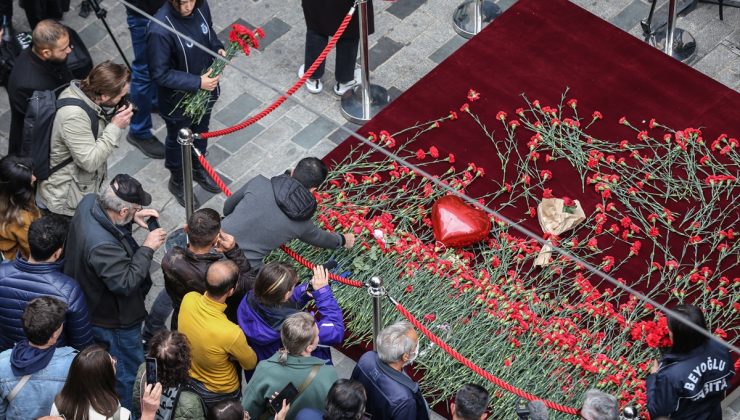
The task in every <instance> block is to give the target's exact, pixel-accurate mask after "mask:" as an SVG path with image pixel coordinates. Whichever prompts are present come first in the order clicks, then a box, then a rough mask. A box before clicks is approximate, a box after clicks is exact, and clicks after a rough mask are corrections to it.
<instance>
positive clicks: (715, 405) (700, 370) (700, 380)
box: [646, 340, 735, 420]
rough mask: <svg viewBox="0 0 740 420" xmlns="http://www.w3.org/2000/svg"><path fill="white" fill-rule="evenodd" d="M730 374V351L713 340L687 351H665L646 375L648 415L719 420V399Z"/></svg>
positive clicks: (723, 392) (726, 388) (731, 367)
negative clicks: (682, 352)
mask: <svg viewBox="0 0 740 420" xmlns="http://www.w3.org/2000/svg"><path fill="white" fill-rule="evenodd" d="M734 374H735V369H734V366H733V364H732V357H731V356H730V352H729V351H728V350H727V349H726V348H725V347H723V346H721V345H719V344H718V343H716V342H714V341H713V340H707V342H706V343H705V344H703V345H701V346H699V347H697V348H695V349H694V350H693V351H691V352H689V353H687V354H671V353H668V354H666V355H664V356H663V358H662V359H661V360H660V364H659V367H658V372H657V373H655V374H651V375H648V377H647V381H646V387H647V406H648V411H649V412H650V416H651V417H652V418H657V417H670V418H671V420H681V419H686V420H689V419H691V420H721V419H722V408H721V407H720V403H721V401H722V398H724V395H725V392H727V390H728V386H729V384H730V378H732V376H733V375H734Z"/></svg>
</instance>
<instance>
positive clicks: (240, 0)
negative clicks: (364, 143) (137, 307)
mask: <svg viewBox="0 0 740 420" xmlns="http://www.w3.org/2000/svg"><path fill="white" fill-rule="evenodd" d="M515 1H516V0H498V1H496V3H497V5H498V6H499V7H500V8H501V9H504V10H505V9H508V8H509V7H510V6H511V5H512V4H513V3H515ZM542 1H547V0H542ZM572 1H573V2H574V3H576V4H578V5H579V6H581V7H583V8H584V9H586V10H588V11H589V12H591V13H593V14H595V15H597V16H599V17H601V18H602V19H604V20H606V21H608V22H609V23H611V24H613V25H615V26H617V27H619V28H621V29H622V30H624V31H627V32H629V33H630V34H633V35H634V36H636V37H641V33H642V30H641V28H640V20H641V19H644V18H645V17H646V16H647V13H648V11H649V8H650V3H649V1H647V0H572ZM684 1H686V0H684ZM460 2H461V0H398V1H396V2H386V1H382V0H375V4H374V6H375V28H376V29H375V33H374V34H373V35H371V37H370V60H371V70H372V72H371V77H372V80H373V82H374V83H377V84H380V85H381V86H384V87H386V88H388V89H389V91H390V94H391V99H393V98H395V97H397V96H398V95H399V94H400V93H401V92H403V91H405V90H407V89H408V88H410V87H411V86H412V85H413V84H414V83H415V82H416V81H417V80H419V79H420V78H421V77H423V76H424V75H425V74H426V73H427V72H429V71H430V70H431V69H433V68H434V67H435V66H436V65H437V64H439V63H440V62H441V61H442V60H444V59H445V58H446V57H448V56H449V55H450V54H452V53H453V52H454V51H455V50H457V48H459V47H460V46H462V45H463V44H464V43H465V41H466V40H465V39H464V38H462V37H460V36H458V35H457V34H456V33H455V31H454V30H453V28H452V24H451V22H452V19H451V16H452V11H453V10H454V9H455V7H456V6H457V5H458V4H459V3H460ZM665 3H666V0H662V1H661V0H658V10H657V12H656V20H660V19H663V21H665V18H664V17H663V18H661V17H660V16H662V15H664V14H665ZM79 4H80V0H73V8H74V10H71V11H70V12H68V13H67V14H66V15H65V18H64V21H63V22H64V23H65V24H67V25H69V26H71V27H72V28H75V29H76V30H77V31H78V32H79V33H80V36H81V37H82V39H83V40H84V41H85V43H86V45H87V46H88V48H89V50H90V52H91V54H92V56H93V59H94V61H95V62H96V63H97V62H100V61H102V60H106V59H111V60H114V61H118V62H121V58H120V56H119V54H118V52H117V50H116V49H115V47H114V45H113V43H112V41H111V39H110V36H109V35H108V33H107V32H106V30H105V28H104V26H103V24H102V23H101V22H100V21H99V20H98V19H97V18H95V16H94V15H91V16H90V17H88V18H87V19H82V18H80V17H79V16H78V15H77V11H78V9H79ZM209 4H210V6H211V10H212V14H213V19H214V27H215V28H216V30H217V31H221V34H220V36H222V39H223V37H225V36H226V34H227V33H228V25H229V24H231V23H233V22H234V21H235V20H240V21H243V22H246V23H248V24H251V25H253V26H260V27H262V28H263V29H264V31H265V33H266V38H265V40H264V42H263V45H262V47H261V48H260V51H257V52H254V53H253V54H252V55H251V56H250V57H244V56H240V57H239V58H237V59H236V64H237V65H239V66H243V68H245V69H247V71H249V73H250V74H251V75H252V76H254V77H256V78H258V79H260V80H262V81H264V82H265V83H266V84H267V85H268V86H271V87H273V88H275V89H276V90H272V89H270V88H268V87H266V86H265V85H262V84H260V83H257V82H256V81H254V80H252V79H250V78H249V77H247V76H245V75H243V74H240V73H239V72H237V71H233V70H232V71H227V73H226V74H225V75H224V77H223V79H222V83H221V85H222V95H221V98H220V99H219V101H218V102H217V103H216V105H215V108H214V111H213V117H212V118H211V129H220V128H224V127H227V126H229V125H231V124H234V123H236V122H238V121H241V120H242V119H244V118H245V117H246V116H247V115H249V114H250V113H253V111H256V110H259V109H262V108H263V107H265V106H266V105H267V104H269V103H271V102H272V101H273V100H275V99H276V98H277V96H278V94H277V93H276V92H277V91H280V92H282V91H284V90H285V89H287V87H289V86H290V85H291V84H292V83H293V82H294V81H295V80H296V70H297V69H298V67H299V66H300V64H302V62H303V48H304V36H305V35H304V34H305V24H304V22H303V14H302V11H301V8H300V5H299V2H298V1H297V0H293V1H285V0H209ZM101 5H102V6H103V7H104V8H106V9H108V12H109V13H108V18H107V21H108V23H109V25H110V27H111V29H112V32H113V35H114V36H115V37H116V38H117V39H118V41H119V42H120V43H121V45H122V47H123V49H124V52H125V53H126V55H127V56H128V57H129V59H131V58H132V50H131V42H130V37H129V32H128V27H127V25H126V18H125V12H124V8H123V6H122V5H121V4H120V3H118V1H117V0H105V1H104V2H101ZM13 22H14V25H15V27H16V29H20V30H23V29H27V27H28V24H27V22H26V20H25V15H24V14H23V11H22V9H20V8H18V6H17V2H16V8H15V16H14V19H13ZM243 22H242V23H243ZM678 26H679V27H682V28H684V29H687V30H689V31H690V32H691V33H692V34H693V35H694V36H695V37H696V39H697V43H698V53H697V56H696V58H695V59H694V60H693V61H692V62H691V63H690V65H691V66H692V67H694V68H695V69H697V70H699V71H701V72H702V73H704V74H706V75H707V76H709V77H712V78H714V79H715V80H717V81H719V82H721V83H723V84H724V85H726V86H728V87H730V88H732V89H735V90H740V9H737V8H732V7H727V6H725V9H724V21H720V20H719V16H718V6H717V5H713V4H699V5H698V6H696V7H695V8H693V9H690V10H688V11H687V12H685V13H684V15H683V16H681V17H680V18H679V20H678ZM327 62H328V63H329V65H328V66H327V71H326V74H325V75H324V78H323V80H324V86H325V88H324V92H322V93H321V94H318V95H312V94H310V93H308V92H307V91H306V90H305V89H301V90H300V91H299V92H298V93H297V94H296V95H295V96H294V98H295V100H291V101H288V102H287V103H285V104H284V105H283V106H282V107H281V108H279V109H278V110H277V111H275V112H274V113H273V114H271V115H270V116H268V117H266V118H265V119H263V120H262V121H260V122H259V123H257V124H254V125H253V126H252V127H250V128H249V129H247V130H244V131H241V132H239V133H237V134H232V135H229V136H226V137H223V138H220V139H217V140H216V141H213V142H211V144H210V145H209V148H208V150H209V154H208V160H209V161H210V162H211V163H212V164H213V165H214V166H215V167H216V168H217V170H218V171H219V173H221V174H222V176H223V178H224V180H225V181H226V182H227V183H228V184H229V185H230V187H231V188H232V189H235V188H238V187H239V186H241V185H243V183H245V182H246V181H247V180H249V179H250V178H252V177H253V176H255V175H256V174H260V173H261V174H265V175H269V176H272V175H275V174H278V173H280V172H282V171H284V170H285V169H287V168H289V167H291V166H292V165H293V164H294V163H295V162H297V161H298V160H299V159H301V158H303V157H305V156H319V157H323V156H324V155H326V154H327V153H328V152H329V151H331V150H332V149H333V148H334V147H335V146H336V145H337V144H338V143H340V142H341V141H342V140H343V139H344V138H346V135H345V134H344V132H341V131H339V130H340V127H342V126H344V127H346V128H349V129H352V130H355V129H357V128H359V126H357V125H354V124H350V123H347V122H346V120H345V119H344V118H343V117H342V116H341V114H340V111H339V109H340V102H339V100H338V97H336V96H335V95H334V94H333V93H332V89H331V87H332V86H333V80H334V75H333V73H332V69H333V67H334V66H333V63H334V54H333V53H332V54H330V55H329V57H328V58H327ZM299 103H300V104H302V105H303V106H301V105H299ZM304 106H305V107H309V108H310V109H311V110H313V111H314V112H310V111H308V110H306V109H305V108H304ZM154 121H155V129H156V131H155V134H156V135H157V136H158V137H159V138H160V139H163V138H164V136H165V129H164V125H163V123H162V120H161V119H160V118H159V116H156V115H155V116H154ZM9 126H10V111H9V107H8V102H7V96H6V95H4V94H3V95H0V153H2V154H5V150H7V132H8V129H9ZM108 165H109V171H110V173H111V174H116V173H124V172H125V173H129V174H132V175H134V176H135V177H136V178H138V179H139V180H140V181H141V182H142V183H143V184H144V185H145V186H147V189H148V190H149V191H150V192H151V193H152V196H153V198H154V200H153V203H152V206H153V207H155V208H157V209H158V210H160V211H161V213H162V220H161V222H162V225H163V227H164V228H166V229H168V230H169V229H173V228H175V227H177V226H180V225H181V224H182V223H183V221H184V217H185V216H184V210H183V208H182V207H180V206H179V205H177V203H176V202H175V201H174V199H173V198H172V197H171V195H170V194H169V193H168V191H167V185H166V180H167V179H168V176H169V173H168V171H167V170H165V168H164V165H163V163H162V161H157V160H151V159H149V158H146V157H144V156H143V155H142V154H141V153H140V152H139V151H138V150H136V149H135V148H133V147H132V146H131V145H129V144H128V143H127V142H125V141H124V142H122V144H120V145H119V147H118V149H117V150H116V151H115V153H114V154H113V156H112V157H111V158H110V159H109V163H108ZM196 195H197V196H198V197H199V198H200V201H201V202H202V203H205V205H206V206H208V207H213V208H215V209H218V210H221V209H222V203H223V196H222V195H217V196H214V195H213V194H209V193H207V192H205V191H203V190H201V189H200V187H196ZM137 234H138V235H139V236H141V235H143V234H144V232H142V231H140V232H138V233H137ZM162 254H163V252H162V250H160V251H159V252H157V254H156V260H157V261H159V260H161V257H162ZM152 272H153V274H155V275H154V281H155V288H154V289H153V292H152V293H150V299H153V298H154V297H155V296H156V292H157V291H158V290H160V288H161V287H162V276H161V270H159V266H158V265H156V264H155V265H154V266H153V267H152ZM738 411H740V409H738Z"/></svg>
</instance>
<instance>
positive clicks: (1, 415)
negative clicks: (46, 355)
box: [0, 347, 77, 419]
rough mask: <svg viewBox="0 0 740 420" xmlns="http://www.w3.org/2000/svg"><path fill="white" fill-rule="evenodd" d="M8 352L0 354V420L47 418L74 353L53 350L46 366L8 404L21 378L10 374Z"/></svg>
mask: <svg viewBox="0 0 740 420" xmlns="http://www.w3.org/2000/svg"><path fill="white" fill-rule="evenodd" d="M11 352H12V350H5V351H4V352H2V353H0V419H5V418H7V419H35V418H38V417H41V416H48V415H49V412H51V405H52V403H53V402H54V397H55V396H56V395H57V394H58V393H59V391H61V390H62V387H63V386H64V381H66V380H67V373H68V372H69V365H71V364H72V360H73V359H74V358H75V356H76V355H77V351H75V349H73V348H72V347H62V348H58V349H56V350H55V351H54V356H53V357H52V358H51V361H50V362H49V364H48V365H46V367H45V368H43V369H41V370H40V371H38V372H35V373H33V374H32V375H31V379H30V380H29V381H28V382H27V383H26V385H24V386H23V388H22V389H21V390H20V392H19V393H18V395H16V397H15V399H13V401H12V402H11V403H10V404H8V401H7V400H6V399H5V398H6V397H7V396H8V394H10V393H11V392H12V391H13V388H15V386H16V384H17V383H18V381H20V379H21V378H20V377H16V376H15V375H13V371H12V369H11V367H10V354H11Z"/></svg>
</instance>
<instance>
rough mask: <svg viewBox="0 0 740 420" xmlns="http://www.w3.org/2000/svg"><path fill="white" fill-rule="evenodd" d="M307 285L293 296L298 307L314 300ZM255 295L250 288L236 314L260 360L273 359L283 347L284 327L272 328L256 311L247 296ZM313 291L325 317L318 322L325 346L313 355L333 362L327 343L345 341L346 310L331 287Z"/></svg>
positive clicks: (320, 342) (299, 286)
mask: <svg viewBox="0 0 740 420" xmlns="http://www.w3.org/2000/svg"><path fill="white" fill-rule="evenodd" d="M306 287H308V285H307V284H300V285H298V286H296V287H295V289H294V290H293V296H292V297H291V299H292V300H293V301H294V302H296V303H297V307H299V308H302V307H304V306H305V305H306V303H308V301H309V300H310V296H308V294H307V293H306ZM253 294H254V292H251V291H250V292H249V294H248V295H247V296H245V297H244V299H242V302H241V303H240V304H239V309H238V310H237V314H236V316H237V319H238V320H239V326H240V327H241V328H242V330H243V331H244V335H246V336H247V342H248V343H249V346H250V347H252V349H254V352H255V353H257V361H260V360H266V359H269V358H270V357H271V356H272V355H273V354H275V352H276V351H278V350H279V349H280V347H282V343H281V342H280V329H279V328H278V329H277V330H275V329H273V328H272V327H270V325H269V324H268V323H267V322H266V321H265V320H264V319H262V317H261V316H260V315H259V314H258V313H257V312H255V310H254V309H253V308H252V306H251V305H249V303H247V299H248V298H249V296H252V295H253ZM312 294H313V297H314V302H315V304H316V308H317V309H318V312H319V314H320V315H321V320H320V321H318V322H317V325H318V327H319V344H321V346H319V347H318V348H317V349H316V350H314V351H313V353H311V355H312V356H314V357H318V358H319V359H323V360H326V361H327V362H328V363H329V364H331V349H329V347H327V346H333V345H337V344H341V343H342V340H344V319H343V318H342V309H341V308H339V304H337V301H336V299H334V294H333V293H332V292H331V287H330V286H326V287H322V288H321V289H319V290H314V291H313V292H312Z"/></svg>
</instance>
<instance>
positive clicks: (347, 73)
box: [304, 29, 360, 83]
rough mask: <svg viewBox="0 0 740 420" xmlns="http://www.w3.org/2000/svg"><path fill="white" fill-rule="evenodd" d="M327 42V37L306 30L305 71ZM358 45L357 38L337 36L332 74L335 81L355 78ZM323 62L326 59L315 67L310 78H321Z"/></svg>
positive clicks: (341, 81) (345, 81)
mask: <svg viewBox="0 0 740 420" xmlns="http://www.w3.org/2000/svg"><path fill="white" fill-rule="evenodd" d="M328 43H329V37H328V36H325V35H321V34H319V33H317V32H314V31H312V30H310V29H309V30H307V31H306V55H305V57H306V58H305V63H304V64H305V67H304V69H305V70H306V71H307V70H308V68H309V67H311V65H312V64H313V62H314V61H316V59H317V58H318V57H319V55H321V52H322V51H323V50H324V48H326V44H328ZM359 45H360V39H359V38H351V39H344V38H339V41H338V42H337V45H336V48H337V52H336V62H335V69H334V74H335V76H336V79H337V82H339V83H347V82H349V81H350V80H352V79H354V78H355V62H356V61H357V50H358V48H359ZM324 64H326V61H324V62H323V63H321V65H320V66H319V67H318V68H317V69H316V71H315V72H314V74H313V76H311V78H312V79H321V77H322V76H323V75H324Z"/></svg>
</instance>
